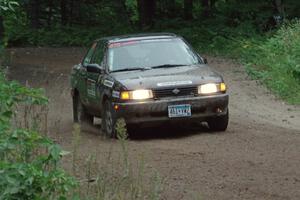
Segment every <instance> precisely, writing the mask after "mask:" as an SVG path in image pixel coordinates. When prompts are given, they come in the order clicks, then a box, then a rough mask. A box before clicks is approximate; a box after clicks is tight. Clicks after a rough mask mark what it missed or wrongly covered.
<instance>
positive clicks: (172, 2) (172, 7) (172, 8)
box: [167, 0, 176, 17]
mask: <svg viewBox="0 0 300 200" xmlns="http://www.w3.org/2000/svg"><path fill="white" fill-rule="evenodd" d="M167 5H168V7H169V17H174V16H176V13H175V10H176V6H175V5H176V2H175V0H168V1H167Z"/></svg>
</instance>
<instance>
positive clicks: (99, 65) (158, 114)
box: [71, 33, 229, 137]
mask: <svg viewBox="0 0 300 200" xmlns="http://www.w3.org/2000/svg"><path fill="white" fill-rule="evenodd" d="M71 86H72V91H71V94H72V99H73V118H74V121H75V122H79V123H87V122H90V123H92V122H93V119H94V117H99V118H101V119H102V125H101V127H102V129H103V130H104V131H105V132H106V133H107V134H108V135H109V136H111V137H115V136H116V122H117V120H118V119H124V120H125V122H126V125H127V127H137V126H135V125H143V124H147V125H148V126H149V125H150V126H151V125H152V124H153V125H154V124H157V123H165V122H175V123H177V122H180V121H198V122H207V124H208V126H209V128H210V129H211V130H213V131H225V130H226V129H227V126H228V118H229V117H228V115H229V111H228V99H229V97H228V94H227V88H226V84H225V83H224V80H223V78H222V76H221V75H220V74H219V73H217V72H215V71H214V70H213V69H211V68H210V67H209V66H208V65H207V61H206V59H204V58H203V57H201V56H200V55H199V54H198V53H197V52H196V51H195V50H193V48H192V47H191V45H189V44H188V43H187V42H186V41H185V40H184V39H183V38H182V37H180V36H177V35H175V34H170V33H157V34H138V35H124V36H114V37H106V38H101V39H98V40H96V41H95V42H94V43H93V44H92V46H91V47H90V49H89V50H88V51H87V53H86V55H85V56H84V58H83V59H82V62H81V63H79V64H78V65H75V66H74V67H73V69H72V73H71Z"/></svg>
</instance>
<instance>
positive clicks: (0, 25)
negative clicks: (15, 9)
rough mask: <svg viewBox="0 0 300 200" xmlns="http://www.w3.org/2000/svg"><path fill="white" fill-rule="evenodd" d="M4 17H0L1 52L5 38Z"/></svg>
mask: <svg viewBox="0 0 300 200" xmlns="http://www.w3.org/2000/svg"><path fill="white" fill-rule="evenodd" d="M3 22H4V21H3V17H2V16H0V50H1V47H2V46H3V43H4V41H3V38H4V26H3Z"/></svg>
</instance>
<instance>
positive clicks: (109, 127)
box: [101, 101, 117, 138]
mask: <svg viewBox="0 0 300 200" xmlns="http://www.w3.org/2000/svg"><path fill="white" fill-rule="evenodd" d="M102 112H103V113H102V116H103V117H102V125H101V127H102V130H103V131H104V132H105V133H106V135H107V136H108V137H110V138H116V137H117V133H116V117H115V115H114V112H113V110H112V106H111V104H110V103H109V101H105V102H104V106H103V111H102Z"/></svg>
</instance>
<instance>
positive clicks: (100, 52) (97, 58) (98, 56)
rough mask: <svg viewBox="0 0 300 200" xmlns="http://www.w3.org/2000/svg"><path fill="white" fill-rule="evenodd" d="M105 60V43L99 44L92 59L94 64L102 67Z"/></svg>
mask: <svg viewBox="0 0 300 200" xmlns="http://www.w3.org/2000/svg"><path fill="white" fill-rule="evenodd" d="M103 58H104V42H102V41H101V42H99V43H98V45H97V48H96V50H95V53H94V55H93V58H92V62H93V63H95V64H98V65H101V64H102V62H103Z"/></svg>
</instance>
